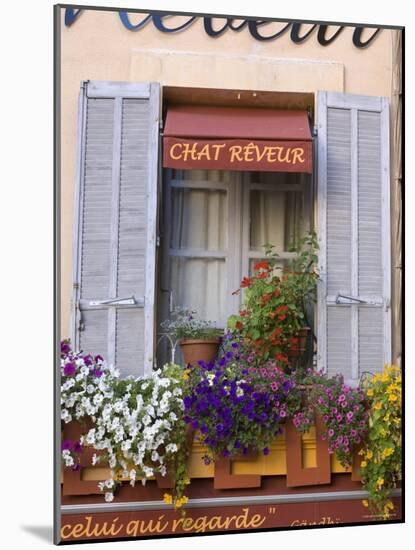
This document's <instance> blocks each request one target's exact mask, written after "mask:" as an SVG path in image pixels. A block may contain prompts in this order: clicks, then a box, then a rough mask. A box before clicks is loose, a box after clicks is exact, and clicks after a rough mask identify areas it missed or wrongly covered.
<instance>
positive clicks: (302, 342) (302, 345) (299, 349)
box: [287, 327, 310, 357]
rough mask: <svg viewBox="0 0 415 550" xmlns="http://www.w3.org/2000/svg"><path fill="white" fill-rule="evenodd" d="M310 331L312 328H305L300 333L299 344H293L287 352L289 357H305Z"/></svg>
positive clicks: (298, 336)
mask: <svg viewBox="0 0 415 550" xmlns="http://www.w3.org/2000/svg"><path fill="white" fill-rule="evenodd" d="M309 331H310V327H303V328H302V329H300V331H299V332H298V333H297V335H296V338H298V342H297V343H296V344H291V346H290V347H289V349H288V352H287V355H288V357H300V356H301V355H303V353H304V352H305V350H306V346H307V337H308V333H309Z"/></svg>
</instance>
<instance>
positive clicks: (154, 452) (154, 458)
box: [151, 451, 160, 462]
mask: <svg viewBox="0 0 415 550" xmlns="http://www.w3.org/2000/svg"><path fill="white" fill-rule="evenodd" d="M159 458H160V455H159V454H158V452H157V451H153V452H152V453H151V460H152V461H153V462H157V460H158V459H159Z"/></svg>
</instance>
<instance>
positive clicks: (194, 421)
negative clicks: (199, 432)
mask: <svg viewBox="0 0 415 550" xmlns="http://www.w3.org/2000/svg"><path fill="white" fill-rule="evenodd" d="M198 427H199V422H198V421H197V420H193V421H192V428H193V429H194V430H196V428H198Z"/></svg>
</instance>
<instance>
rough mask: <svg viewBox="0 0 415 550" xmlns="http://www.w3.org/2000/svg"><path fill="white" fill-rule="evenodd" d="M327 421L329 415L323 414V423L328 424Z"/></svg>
mask: <svg viewBox="0 0 415 550" xmlns="http://www.w3.org/2000/svg"><path fill="white" fill-rule="evenodd" d="M328 420H329V415H328V414H325V415H324V416H323V422H328Z"/></svg>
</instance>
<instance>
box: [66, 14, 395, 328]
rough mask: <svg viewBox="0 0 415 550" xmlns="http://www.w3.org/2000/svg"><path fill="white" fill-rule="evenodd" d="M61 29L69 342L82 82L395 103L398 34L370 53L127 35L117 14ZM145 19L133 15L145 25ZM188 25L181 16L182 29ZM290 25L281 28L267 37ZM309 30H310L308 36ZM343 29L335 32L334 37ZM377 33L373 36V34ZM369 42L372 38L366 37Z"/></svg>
mask: <svg viewBox="0 0 415 550" xmlns="http://www.w3.org/2000/svg"><path fill="white" fill-rule="evenodd" d="M61 16H62V27H61V53H62V58H61V59H62V62H61V75H62V80H61V90H62V105H61V124H62V155H61V161H62V164H61V184H62V187H61V196H62V208H61V336H62V337H66V336H69V323H70V308H71V294H72V239H73V225H72V224H73V203H74V184H75V161H76V132H77V98H78V92H79V84H80V81H81V80H132V81H158V82H160V83H161V84H163V85H176V86H192V87H209V88H224V89H234V88H235V89H250V90H264V91H287V92H315V91H317V90H332V91H344V92H349V93H356V94H365V95H383V96H388V97H389V96H390V90H391V74H392V48H391V40H392V31H389V30H385V29H384V30H382V31H381V32H380V33H379V35H378V36H377V37H376V39H375V40H374V42H373V43H372V44H371V45H370V46H369V47H368V48H365V49H358V48H356V47H355V46H354V45H353V44H352V34H353V29H352V28H347V29H345V30H344V31H343V32H342V33H341V34H340V35H339V36H338V38H337V39H336V40H335V41H334V42H333V43H331V44H330V45H328V46H326V47H323V46H321V45H319V44H318V42H317V38H316V33H315V32H314V33H313V34H312V35H311V36H310V37H309V38H308V39H307V40H306V42H304V43H302V44H299V45H296V44H294V43H293V42H292V41H291V40H290V36H289V32H288V33H286V34H284V35H283V36H282V37H280V38H278V39H276V40H272V41H269V42H259V41H257V40H255V39H254V38H253V37H252V36H251V35H250V34H249V32H248V29H247V28H245V29H243V30H242V31H240V32H233V31H229V30H228V31H227V32H226V33H225V34H224V35H222V36H220V37H218V38H211V37H209V36H208V35H207V34H206V33H205V31H204V29H203V22H202V19H199V20H198V21H196V22H195V23H194V24H193V25H192V26H191V27H190V28H188V29H186V30H184V31H183V32H179V33H173V34H164V33H161V32H159V31H158V30H157V29H155V28H154V26H153V25H152V24H149V25H147V26H146V27H145V28H144V29H142V30H140V31H138V32H132V31H129V30H127V29H126V28H125V27H124V26H123V24H122V23H121V21H120V19H119V16H118V14H117V13H116V12H107V11H94V10H91V11H87V10H85V11H84V12H83V13H82V14H81V16H80V17H79V19H78V20H77V21H76V22H75V23H74V24H73V26H71V27H69V28H67V27H65V26H64V22H63V17H64V10H63V9H62V13H61ZM142 18H143V15H142V14H131V15H130V19H131V21H132V22H133V23H134V22H138V20H140V19H142ZM185 19H186V18H183V17H177V18H175V21H174V23H175V24H176V22H177V24H178V23H179V22H180V20H182V21H184V20H185ZM282 26H283V24H280V23H273V24H272V25H270V26H269V29H267V31H266V32H267V33H269V34H271V33H273V32H276V31H277V29H278V28H282ZM307 28H309V26H304V28H303V31H304V32H306V30H307ZM334 30H335V29H334V28H333V29H330V28H329V32H328V35H329V36H330V35H331V34H332V32H333V31H334ZM371 32H373V31H369V34H370V33H371ZM363 38H365V36H363Z"/></svg>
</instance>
